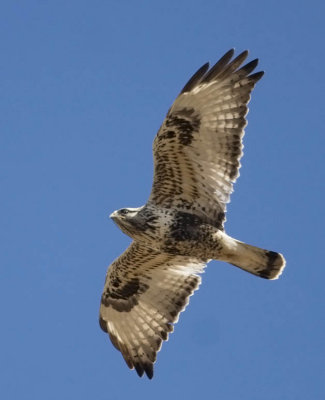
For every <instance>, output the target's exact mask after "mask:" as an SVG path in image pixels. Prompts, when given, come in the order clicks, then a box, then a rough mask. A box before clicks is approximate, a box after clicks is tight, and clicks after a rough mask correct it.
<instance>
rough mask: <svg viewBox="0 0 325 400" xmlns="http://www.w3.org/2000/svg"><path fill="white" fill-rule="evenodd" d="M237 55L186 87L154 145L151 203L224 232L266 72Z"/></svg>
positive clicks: (227, 57) (206, 68)
mask: <svg viewBox="0 0 325 400" xmlns="http://www.w3.org/2000/svg"><path fill="white" fill-rule="evenodd" d="M233 54H234V50H230V51H229V52H228V53H226V54H225V55H224V56H223V57H222V58H221V59H220V60H219V61H218V62H217V63H216V64H215V65H214V66H213V67H212V68H211V69H209V64H205V65H203V67H201V68H200V69H199V70H198V71H197V72H196V73H195V74H194V75H193V77H192V78H191V79H190V80H189V82H188V83H187V84H186V85H185V87H184V89H183V90H182V92H181V93H180V95H179V96H178V97H177V99H176V100H175V102H174V104H173V105H172V107H171V109H170V110H169V112H168V114H167V116H166V118H165V121H164V122H163V124H162V126H161V128H160V130H159V132H158V134H157V135H156V138H155V140H154V144H153V152H154V164H155V172H154V182H153V188H152V192H151V195H150V199H149V201H151V202H154V203H155V204H157V205H159V206H166V207H171V206H172V207H177V208H179V209H191V212H192V213H194V214H197V215H200V216H201V217H203V218H205V219H206V220H207V221H208V222H209V223H212V224H214V225H215V226H216V227H218V228H219V229H222V227H223V222H224V220H225V211H226V203H227V202H229V197H230V194H231V192H232V190H233V183H234V182H235V180H236V178H237V177H238V175H239V168H240V159H241V157H242V154H243V153H242V148H243V145H242V137H243V135H244V127H245V126H246V124H247V122H246V119H245V116H246V114H247V112H248V107H247V104H248V102H249V100H250V93H251V91H252V90H253V88H254V86H255V84H256V82H257V81H258V80H259V79H260V78H261V77H262V76H263V72H257V73H254V74H251V75H250V73H251V72H252V71H253V70H254V69H255V67H256V66H257V63H258V60H253V61H251V62H250V63H248V64H246V65H245V66H244V67H242V68H239V67H240V66H241V64H242V63H243V62H244V60H245V59H246V57H247V55H248V52H247V51H244V52H243V53H241V54H240V55H239V56H238V57H236V58H235V59H234V60H233V61H231V58H232V56H233Z"/></svg>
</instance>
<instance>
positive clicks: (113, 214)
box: [109, 211, 117, 220]
mask: <svg viewBox="0 0 325 400" xmlns="http://www.w3.org/2000/svg"><path fill="white" fill-rule="evenodd" d="M109 217H110V218H112V219H113V220H114V218H116V217H117V212H116V211H114V212H112V214H111V215H110V216H109Z"/></svg>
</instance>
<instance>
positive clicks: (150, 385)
mask: <svg viewBox="0 0 325 400" xmlns="http://www.w3.org/2000/svg"><path fill="white" fill-rule="evenodd" d="M324 12H325V10H324V5H323V2H321V1H320V0H319V1H314V0H311V1H309V2H306V1H299V0H296V1H290V0H288V1H281V2H280V1H269V2H262V1H246V2H243V1H235V0H229V1H216V0H214V1H212V0H211V1H204V2H197V1H189V0H187V1H170V0H165V1H164V2H149V1H137V2H135V1H120V2H118V1H97V0H95V1H92V2H90V1H82V0H78V1H76V0H71V1H60V0H57V1H45V0H43V1H34V0H30V1H28V2H17V1H2V2H1V6H0V51H1V61H0V76H1V78H0V93H1V95H0V107H1V113H0V132H1V134H0V185H1V194H0V198H1V224H0V235H1V236H0V243H1V244H0V247H1V252H0V257H1V259H0V268H1V281H0V307H1V309H0V311H1V320H2V328H1V341H0V354H1V357H0V360H1V361H0V386H1V393H2V397H3V398H4V399H17V398H21V399H44V398H45V399H58V398H60V399H71V398H73V399H75V398H78V399H91V398H94V399H98V400H102V399H117V400H120V399H126V398H129V397H130V396H131V397H132V398H135V399H140V398H141V399H146V398H154V399H165V398H166V396H168V398H171V399H176V398H187V399H196V398H198V397H199V398H215V399H239V398H240V399H242V400H246V399H247V400H258V399H263V400H277V399H279V400H280V399H281V400H300V399H306V398H310V399H323V398H325V376H324V375H325V373H324V368H323V367H324V353H325V351H324V347H325V346H324V343H325V341H324V330H325V319H324V305H325V304H324V280H325V268H324V257H323V255H324V228H323V227H324V213H323V205H324V147H325V143H324V142H325V141H324V124H325V112H324V89H325V87H324V72H323V71H324V64H325V55H324V44H323V38H324V34H325V32H324V31H325V30H324V22H323V16H324ZM231 47H235V48H236V50H237V51H242V50H244V49H246V48H248V49H249V50H250V54H251V58H255V57H258V58H259V59H260V69H263V70H265V72H266V74H265V76H264V77H263V79H262V81H261V82H259V84H258V86H257V88H256V90H255V91H254V93H253V98H252V101H251V103H250V113H249V115H248V119H249V125H248V127H247V129H246V136H245V155H244V158H243V160H242V165H243V166H242V169H241V177H240V179H239V181H238V182H237V184H236V186H235V192H234V194H233V196H232V201H231V204H230V205H229V208H228V220H227V223H226V230H227V232H228V233H229V234H230V235H232V236H234V237H236V238H238V239H240V240H243V241H246V242H248V243H251V244H255V245H258V246H261V247H264V248H268V249H270V250H275V251H280V252H282V253H283V254H284V255H285V257H286V259H287V268H286V270H285V272H284V274H283V276H282V277H281V278H280V279H279V280H278V281H273V282H269V281H265V280H262V279H258V278H255V277H253V276H250V275H249V274H245V273H244V272H242V271H240V270H238V269H236V268H234V267H230V266H229V265H227V264H223V263H220V262H219V263H218V262H212V263H211V264H210V265H209V267H208V269H207V270H206V273H205V274H204V275H203V284H202V286H201V289H200V290H199V291H198V292H196V294H195V296H194V297H192V298H191V304H190V306H189V307H188V308H187V310H186V312H185V313H183V314H182V315H181V318H180V321H179V323H178V324H177V326H176V327H175V332H174V333H173V334H172V335H171V336H170V340H169V342H168V343H165V344H164V345H163V348H162V351H161V352H160V353H159V355H158V362H157V363H156V368H155V378H154V379H153V380H152V381H148V380H147V379H145V378H143V379H139V378H138V377H137V375H136V373H135V372H133V371H130V370H128V368H127V367H126V365H125V363H124V361H123V360H122V357H121V355H120V354H119V353H118V352H117V351H116V350H115V349H114V348H113V346H112V345H111V343H110V341H109V339H108V338H107V337H106V335H105V334H104V333H103V332H102V331H101V330H100V328H99V326H98V308H99V300H100V296H101V291H102V288H103V284H104V278H105V273H106V268H107V266H108V265H109V264H110V262H111V261H112V260H113V259H114V258H115V257H117V256H118V255H119V254H120V253H121V252H122V251H123V250H124V249H125V247H126V246H127V245H128V243H129V239H128V238H127V237H126V236H124V235H123V234H122V233H121V232H120V231H119V230H118V229H117V227H116V226H115V225H114V224H113V223H112V221H110V220H109V219H108V215H109V214H110V213H111V212H112V211H113V210H115V209H117V208H121V207H124V206H130V207H132V206H133V207H136V206H140V205H142V204H144V203H145V202H146V199H147V197H148V195H149V192H150V188H151V181H152V154H151V146H152V141H153V138H154V135H155V133H156V131H157V129H158V128H159V126H160V124H161V122H162V120H163V118H164V116H165V114H166V112H167V110H168V108H169V106H170V105H171V103H172V102H173V100H174V98H175V96H176V95H177V94H178V92H179V90H180V89H181V88H182V87H183V85H184V84H185V83H186V81H187V79H188V78H189V77H190V76H191V74H192V73H193V72H194V71H195V70H196V69H197V68H198V67H200V66H201V65H202V64H203V63H205V62H206V61H211V62H215V61H216V60H217V59H218V57H220V56H221V55H222V54H223V53H224V52H226V51H227V50H228V49H229V48H231Z"/></svg>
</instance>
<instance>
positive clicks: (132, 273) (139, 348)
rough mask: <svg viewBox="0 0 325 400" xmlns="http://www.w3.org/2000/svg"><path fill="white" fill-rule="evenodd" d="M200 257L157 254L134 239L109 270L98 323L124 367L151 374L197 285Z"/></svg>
mask: <svg viewBox="0 0 325 400" xmlns="http://www.w3.org/2000/svg"><path fill="white" fill-rule="evenodd" d="M204 267H205V262H204V261H201V260H198V259H195V258H190V257H181V256H173V255H170V254H164V253H159V252H157V251H154V250H152V249H149V248H146V247H144V246H142V245H140V244H138V243H137V242H133V243H132V244H131V245H130V246H129V248H128V249H127V250H126V251H125V252H124V253H123V254H122V255H121V256H120V257H119V258H117V259H116V260H115V261H114V262H113V263H112V265H111V266H110V267H109V269H108V273H107V276H106V283H105V287H104V292H103V295H102V300H101V307H100V318H99V322H100V326H101V328H102V329H103V330H104V331H105V332H108V334H109V336H110V338H111V341H112V343H113V344H114V346H115V347H116V348H117V349H118V350H120V351H121V353H122V355H123V357H124V359H125V361H126V363H127V365H128V366H129V368H131V369H133V368H135V369H136V371H137V373H138V375H139V376H142V375H143V373H144V372H145V373H146V374H147V376H148V377H149V378H152V376H153V364H154V362H155V360H156V355H157V352H158V351H159V350H160V347H161V344H162V341H163V340H167V339H168V334H169V332H172V331H173V323H176V322H177V320H178V317H179V313H180V312H181V311H183V310H184V309H185V307H186V305H187V304H188V301H189V296H191V295H192V294H193V292H194V291H195V290H196V289H197V288H198V286H199V284H200V282H201V278H200V277H199V276H198V275H197V274H198V273H201V272H203V269H204Z"/></svg>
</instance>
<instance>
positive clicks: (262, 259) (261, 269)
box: [219, 235, 286, 279]
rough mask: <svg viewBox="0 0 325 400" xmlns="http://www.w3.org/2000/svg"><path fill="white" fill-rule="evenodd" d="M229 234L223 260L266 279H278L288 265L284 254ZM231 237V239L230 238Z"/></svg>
mask: <svg viewBox="0 0 325 400" xmlns="http://www.w3.org/2000/svg"><path fill="white" fill-rule="evenodd" d="M225 236H227V240H226V241H224V243H223V244H225V245H226V246H225V248H224V249H225V253H226V256H225V257H220V258H219V259H222V260H223V261H226V262H228V263H230V264H233V265H235V266H236V267H238V268H241V269H243V270H244V271H247V272H250V273H251V274H254V275H257V276H260V277H261V278H265V279H278V278H279V276H280V275H281V274H282V271H283V269H284V267H285V265H286V262H285V259H284V257H283V255H282V254H280V253H276V252H274V251H269V250H264V249H260V248H259V247H255V246H251V245H249V244H246V243H243V242H240V241H239V240H236V239H232V238H231V237H229V236H228V235H225ZM229 239H230V240H229Z"/></svg>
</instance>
